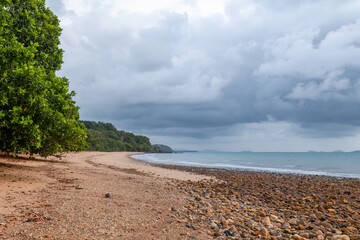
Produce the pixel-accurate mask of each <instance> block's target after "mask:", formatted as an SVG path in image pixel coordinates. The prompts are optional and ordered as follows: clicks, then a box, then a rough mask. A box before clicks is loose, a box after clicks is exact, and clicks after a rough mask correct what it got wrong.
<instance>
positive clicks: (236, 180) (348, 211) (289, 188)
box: [165, 166, 360, 240]
mask: <svg viewBox="0 0 360 240" xmlns="http://www.w3.org/2000/svg"><path fill="white" fill-rule="evenodd" d="M165 167H167V168H176V169H182V170H186V171H193V172H196V173H201V174H206V175H211V176H215V177H216V178H217V179H219V180H220V181H212V180H210V181H201V182H190V181H188V182H180V183H178V187H179V188H180V189H182V190H183V191H184V192H185V193H186V194H187V195H188V196H189V198H188V199H187V205H185V206H183V208H180V209H173V217H174V218H176V219H177V220H178V221H179V222H184V224H186V225H187V226H188V227H189V228H193V229H206V230H207V232H208V234H209V235H212V236H214V237H216V238H220V239H221V238H223V239H343V240H346V239H360V215H359V213H360V181H359V180H358V179H337V178H330V177H317V176H299V175H287V174H275V173H258V172H239V171H226V170H215V169H202V168H189V167H179V166H165Z"/></svg>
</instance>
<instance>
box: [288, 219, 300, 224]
mask: <svg viewBox="0 0 360 240" xmlns="http://www.w3.org/2000/svg"><path fill="white" fill-rule="evenodd" d="M289 224H291V225H298V224H299V221H298V220H297V219H295V218H293V219H291V220H290V221H289Z"/></svg>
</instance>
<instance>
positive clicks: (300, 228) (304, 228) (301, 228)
mask: <svg viewBox="0 0 360 240" xmlns="http://www.w3.org/2000/svg"><path fill="white" fill-rule="evenodd" d="M298 228H299V230H306V227H305V226H304V225H299V226H298Z"/></svg>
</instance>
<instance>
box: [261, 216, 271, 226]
mask: <svg viewBox="0 0 360 240" xmlns="http://www.w3.org/2000/svg"><path fill="white" fill-rule="evenodd" d="M262 223H263V224H264V226H269V225H270V224H271V221H270V218H269V217H264V218H263V220H262Z"/></svg>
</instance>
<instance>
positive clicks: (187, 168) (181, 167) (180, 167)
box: [130, 153, 360, 181]
mask: <svg viewBox="0 0 360 240" xmlns="http://www.w3.org/2000/svg"><path fill="white" fill-rule="evenodd" d="M145 154H147V153H141V154H132V155H131V156H130V158H131V159H133V160H134V161H139V162H143V163H146V164H149V165H152V166H155V167H162V168H166V169H175V170H180V171H185V172H194V173H197V172H198V171H194V170H193V169H204V170H205V169H208V170H212V171H217V170H224V171H232V172H256V173H273V174H280V175H282V174H284V175H295V176H309V177H311V176H313V177H324V178H336V179H353V180H358V181H360V177H351V176H340V174H342V173H335V174H336V175H335V174H333V175H331V173H328V174H327V173H325V172H324V173H323V174H318V173H311V172H309V173H306V171H305V170H292V169H286V170H284V171H276V170H261V169H259V170H257V169H253V168H251V167H249V168H241V167H238V168H236V167H206V166H201V165H199V166H193V165H181V164H167V163H153V162H148V161H146V160H142V159H137V158H134V157H132V156H133V155H145ZM287 170H289V171H294V172H288V171H287ZM296 171H299V172H296ZM338 175H339V176H338Z"/></svg>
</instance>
